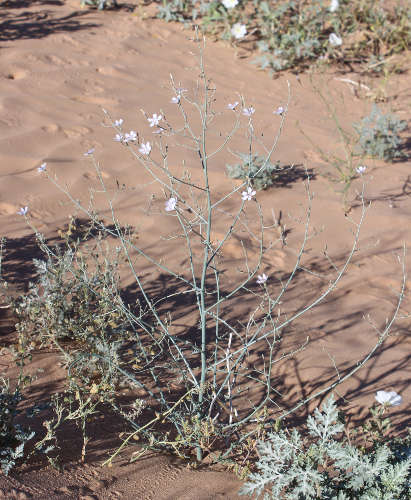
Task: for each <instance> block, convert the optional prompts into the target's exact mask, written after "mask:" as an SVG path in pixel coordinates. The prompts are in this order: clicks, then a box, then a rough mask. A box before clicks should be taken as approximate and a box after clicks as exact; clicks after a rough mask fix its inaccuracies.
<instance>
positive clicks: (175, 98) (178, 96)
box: [171, 94, 181, 104]
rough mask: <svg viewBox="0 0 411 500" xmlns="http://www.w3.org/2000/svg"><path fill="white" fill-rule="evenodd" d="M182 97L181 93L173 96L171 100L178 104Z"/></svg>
mask: <svg viewBox="0 0 411 500" xmlns="http://www.w3.org/2000/svg"><path fill="white" fill-rule="evenodd" d="M180 99H181V96H180V94H178V95H177V96H174V97H172V98H171V102H172V103H173V104H178V103H179V102H180Z"/></svg>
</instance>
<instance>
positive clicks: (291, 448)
mask: <svg viewBox="0 0 411 500" xmlns="http://www.w3.org/2000/svg"><path fill="white" fill-rule="evenodd" d="M307 429H308V434H309V437H303V436H302V435H301V434H300V432H298V431H297V430H296V429H293V430H292V431H289V430H287V429H286V430H280V431H279V432H275V433H271V434H269V435H268V438H267V439H266V440H265V441H264V442H260V443H259V444H258V446H257V447H258V452H259V456H260V459H259V461H258V462H257V464H256V466H257V472H255V473H252V474H250V476H249V478H248V481H247V483H246V484H245V485H244V487H243V489H242V491H241V493H242V494H243V495H253V494H256V495H257V496H258V497H259V496H260V495H262V494H263V493H264V498H265V499H269V498H272V499H274V500H277V499H280V498H284V499H289V500H305V499H319V498H321V499H338V500H349V499H350V500H354V499H355V500H378V499H380V500H398V499H400V498H401V499H406V498H411V497H410V494H409V484H410V479H411V474H410V467H411V457H410V456H408V457H407V456H406V454H405V453H404V452H403V453H401V452H400V453H399V452H398V445H397V444H396V445H394V446H390V443H385V444H377V445H374V446H373V447H371V448H370V449H367V450H363V449H361V448H360V447H357V446H355V445H353V444H351V443H350V442H349V441H348V440H347V439H344V438H343V437H342V431H343V430H344V424H343V423H342V422H341V421H340V419H339V414H338V410H337V407H336V404H335V402H334V399H333V397H332V396H331V397H330V398H329V399H328V400H327V401H326V402H325V404H324V406H323V409H322V412H320V411H319V410H318V408H316V409H315V412H314V416H311V415H310V416H309V417H308V419H307ZM403 448H404V447H403ZM407 449H408V448H407ZM269 490H270V493H268V491H269Z"/></svg>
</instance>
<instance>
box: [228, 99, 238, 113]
mask: <svg viewBox="0 0 411 500" xmlns="http://www.w3.org/2000/svg"><path fill="white" fill-rule="evenodd" d="M237 106H238V101H235V102H233V104H227V108H228V109H231V110H232V111H234V110H235V108H236V107H237Z"/></svg>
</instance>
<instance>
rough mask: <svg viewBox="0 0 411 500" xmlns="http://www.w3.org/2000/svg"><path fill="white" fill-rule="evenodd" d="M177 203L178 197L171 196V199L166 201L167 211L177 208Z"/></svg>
mask: <svg viewBox="0 0 411 500" xmlns="http://www.w3.org/2000/svg"><path fill="white" fill-rule="evenodd" d="M176 205H177V198H174V197H172V198H170V199H169V200H167V201H166V207H165V208H166V212H171V211H172V210H175V208H176Z"/></svg>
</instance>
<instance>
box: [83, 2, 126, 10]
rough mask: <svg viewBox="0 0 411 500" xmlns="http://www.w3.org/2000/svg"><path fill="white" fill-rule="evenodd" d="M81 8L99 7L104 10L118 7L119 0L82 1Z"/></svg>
mask: <svg viewBox="0 0 411 500" xmlns="http://www.w3.org/2000/svg"><path fill="white" fill-rule="evenodd" d="M81 6H82V7H85V6H89V7H97V9H98V10H104V9H105V8H106V7H117V0H81Z"/></svg>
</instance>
